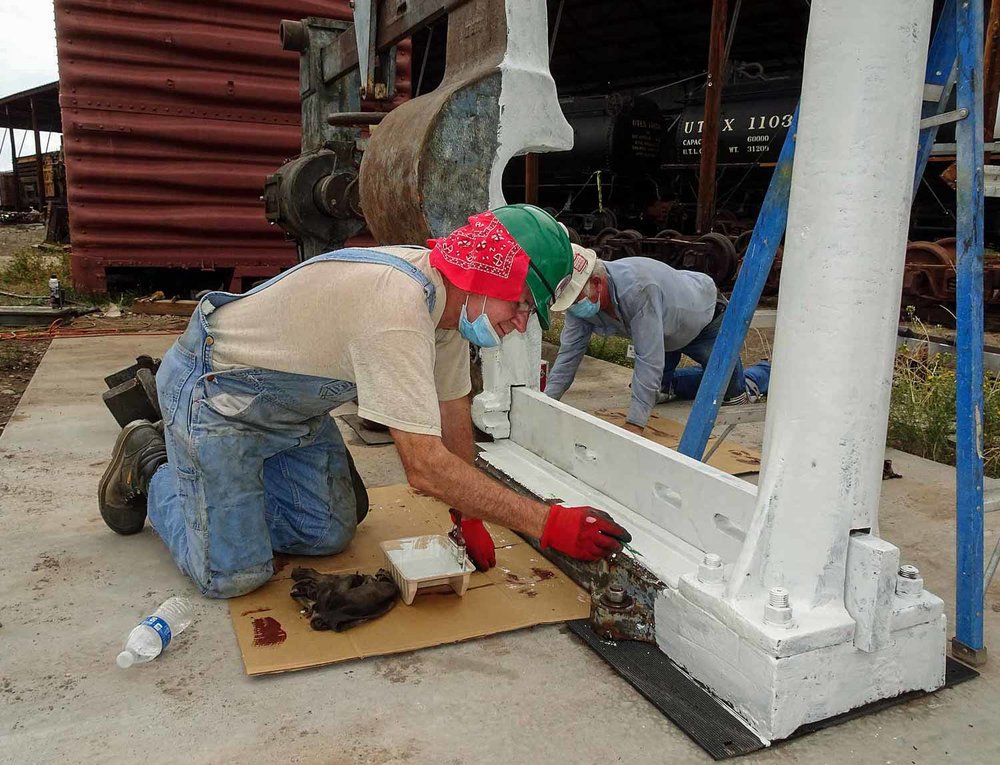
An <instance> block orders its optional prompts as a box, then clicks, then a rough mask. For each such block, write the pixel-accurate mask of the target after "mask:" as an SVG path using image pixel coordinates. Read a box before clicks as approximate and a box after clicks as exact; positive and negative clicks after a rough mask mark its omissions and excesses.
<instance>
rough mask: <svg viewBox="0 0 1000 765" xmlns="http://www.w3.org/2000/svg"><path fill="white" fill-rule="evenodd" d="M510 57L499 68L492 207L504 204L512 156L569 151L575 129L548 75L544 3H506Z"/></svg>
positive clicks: (520, 0)
mask: <svg viewBox="0 0 1000 765" xmlns="http://www.w3.org/2000/svg"><path fill="white" fill-rule="evenodd" d="M506 13H507V30H508V37H507V52H506V54H505V55H504V58H503V61H502V62H501V63H500V71H501V73H502V79H501V81H500V127H499V128H498V138H499V148H498V149H497V153H496V156H495V157H494V159H493V172H492V174H491V175H490V207H500V206H501V205H503V204H506V202H505V201H504V197H503V188H502V186H501V182H502V180H503V171H504V168H505V167H507V163H508V162H509V161H510V160H511V158H512V157H515V156H518V155H520V154H527V153H530V152H549V151H569V150H570V149H572V148H573V128H571V127H570V125H569V123H568V122H567V121H566V117H564V116H563V113H562V109H561V108H560V106H559V97H558V95H557V94H556V83H555V80H553V79H552V74H551V73H550V72H549V41H548V38H547V35H548V29H549V23H548V11H547V9H546V4H545V0H506Z"/></svg>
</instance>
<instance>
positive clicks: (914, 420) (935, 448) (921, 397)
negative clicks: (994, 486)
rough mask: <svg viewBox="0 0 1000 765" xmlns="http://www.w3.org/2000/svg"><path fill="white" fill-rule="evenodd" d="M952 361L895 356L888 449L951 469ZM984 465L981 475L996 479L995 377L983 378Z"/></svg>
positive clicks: (999, 450)
mask: <svg viewBox="0 0 1000 765" xmlns="http://www.w3.org/2000/svg"><path fill="white" fill-rule="evenodd" d="M955 386H956V374H955V367H954V358H953V357H952V356H950V355H948V354H937V355H935V356H932V357H930V358H928V355H927V351H926V349H925V348H921V349H918V350H910V349H908V348H901V349H900V350H899V352H898V353H897V355H896V366H895V373H894V376H893V383H892V399H891V403H890V405H889V432H888V437H887V443H888V445H889V446H891V447H893V448H896V449H900V450H901V451H905V452H909V453H910V454H916V455H918V456H920V457H926V458H927V459H931V460H934V461H935V462H942V463H944V464H947V465H954V464H955ZM983 419H984V428H983V462H984V467H985V472H986V475H988V476H990V477H992V478H997V477H1000V427H998V426H1000V377H997V376H996V375H993V374H990V373H987V374H985V375H984V376H983Z"/></svg>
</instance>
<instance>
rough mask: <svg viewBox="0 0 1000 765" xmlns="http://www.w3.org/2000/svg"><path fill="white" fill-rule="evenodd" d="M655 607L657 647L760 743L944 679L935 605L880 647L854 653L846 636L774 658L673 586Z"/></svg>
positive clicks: (941, 628)
mask: <svg viewBox="0 0 1000 765" xmlns="http://www.w3.org/2000/svg"><path fill="white" fill-rule="evenodd" d="M939 602H940V601H939ZM655 613H656V641H657V644H658V645H659V646H660V648H661V649H662V650H663V651H664V652H665V653H666V654H668V655H669V656H670V658H671V659H672V660H673V661H674V662H676V663H677V664H678V665H680V666H681V667H683V668H684V669H685V670H686V671H687V672H688V673H689V674H690V675H691V676H692V677H693V678H694V679H695V680H697V681H698V682H699V683H701V684H703V685H705V686H707V687H708V688H709V689H711V690H712V691H713V692H715V693H716V694H718V695H719V696H720V698H721V699H722V700H723V701H725V702H726V703H727V704H728V705H729V706H731V707H732V708H733V710H734V711H735V712H736V713H737V715H739V716H740V717H741V718H743V720H745V721H746V722H747V723H748V724H749V725H750V726H751V727H752V728H753V729H754V730H755V731H756V732H757V734H758V735H759V736H760V737H761V739H762V740H763V741H765V743H766V742H769V741H773V740H778V739H782V738H785V737H787V736H789V735H790V734H791V733H793V732H794V731H795V730H796V728H798V727H799V726H801V725H804V724H805V723H808V722H813V721H816V720H824V719H826V718H828V717H832V716H834V715H837V714H840V713H842V712H847V711H849V710H851V709H854V708H856V707H859V706H862V705H864V704H867V703H869V702H871V701H875V700H877V699H882V698H891V697H893V696H897V695H899V694H900V693H903V692H905V691H909V690H927V691H932V690H935V689H936V688H940V687H941V686H942V685H944V670H945V656H944V652H943V651H942V646H943V645H944V641H945V627H946V619H945V617H944V615H943V614H942V613H941V612H940V611H938V613H937V616H936V617H935V618H933V619H931V620H930V621H925V622H923V623H921V624H918V625H915V626H913V627H908V628H906V629H905V630H904V631H900V632H897V633H895V634H894V638H895V640H894V645H893V646H892V647H891V648H886V649H884V650H881V651H875V652H866V651H859V650H857V649H856V648H855V647H854V645H853V644H852V643H851V642H850V641H847V642H842V643H838V644H836V645H830V646H824V647H821V648H817V649H815V650H812V651H805V652H801V653H796V654H793V655H791V656H787V657H781V658H779V657H775V656H773V655H771V654H769V653H768V652H767V651H764V650H763V649H761V648H760V647H759V646H757V645H754V644H752V643H750V642H748V641H747V640H745V639H744V636H743V635H741V634H739V633H738V632H735V631H732V630H725V629H724V630H720V629H719V623H718V621H717V620H716V619H715V618H714V616H712V615H710V614H708V613H706V612H705V611H703V610H701V609H699V608H698V607H697V606H696V605H694V604H693V603H691V602H690V601H689V600H687V599H686V598H684V597H683V596H682V595H680V594H679V593H678V592H677V591H676V590H672V589H669V588H668V589H666V590H664V591H663V593H662V594H661V595H660V596H659V597H658V598H657V600H656V603H655Z"/></svg>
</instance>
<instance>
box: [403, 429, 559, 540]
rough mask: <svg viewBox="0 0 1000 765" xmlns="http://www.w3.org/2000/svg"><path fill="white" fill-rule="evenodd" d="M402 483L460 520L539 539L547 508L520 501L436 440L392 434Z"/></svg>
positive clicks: (538, 503)
mask: <svg viewBox="0 0 1000 765" xmlns="http://www.w3.org/2000/svg"><path fill="white" fill-rule="evenodd" d="M392 437H393V439H394V440H395V441H396V448H397V449H398V450H399V456H400V458H401V459H402V461H403V467H404V468H405V470H406V478H407V480H408V481H409V482H410V485H411V486H413V488H415V489H416V490H417V491H420V492H422V493H423V494H429V495H431V496H433V497H437V498H438V499H440V500H441V501H442V502H446V503H447V504H449V505H451V506H452V507H454V508H455V509H456V510H458V511H459V512H460V513H462V515H466V516H468V517H470V518H481V519H482V520H484V521H490V522H492V523H496V524H499V525H501V526H506V527H507V528H509V529H514V530H515V531H522V532H524V533H525V534H531V535H532V536H534V537H541V535H542V529H543V527H544V526H545V520H546V518H547V517H548V511H549V508H548V507H547V506H546V505H543V504H542V503H541V502H536V501H535V500H532V499H528V498H527V497H523V496H521V495H520V494H517V493H516V492H513V491H511V490H510V489H508V488H507V487H506V486H503V485H501V484H500V483H499V482H498V481H495V480H493V479H492V478H490V477H489V476H487V475H486V474H485V473H483V472H482V471H480V470H478V469H477V468H475V467H473V466H472V465H471V464H469V463H468V462H466V461H465V460H464V459H463V458H462V457H459V456H458V455H456V454H453V453H452V452H451V451H450V450H449V449H447V448H446V447H445V445H444V442H443V441H442V439H440V438H437V437H436V436H426V435H418V434H415V433H406V432H404V431H397V430H393V431H392Z"/></svg>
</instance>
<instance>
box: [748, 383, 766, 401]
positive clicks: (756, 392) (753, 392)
mask: <svg viewBox="0 0 1000 765" xmlns="http://www.w3.org/2000/svg"><path fill="white" fill-rule="evenodd" d="M746 385H747V398H748V399H749V401H750V403H751V404H756V403H757V402H759V401H762V400H763V398H764V395H763V394H762V393H761V392H760V388H758V387H757V383H755V382H754V381H753V380H751V379H750V378H749V377H748V378H747V379H746Z"/></svg>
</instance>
